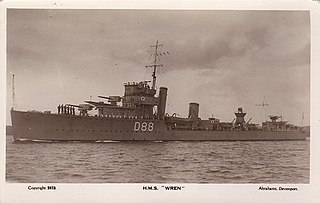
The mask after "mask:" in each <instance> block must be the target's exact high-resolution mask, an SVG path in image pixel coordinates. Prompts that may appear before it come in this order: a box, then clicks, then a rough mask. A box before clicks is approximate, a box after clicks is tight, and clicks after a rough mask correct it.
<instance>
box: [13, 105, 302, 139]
mask: <svg viewBox="0 0 320 203" xmlns="http://www.w3.org/2000/svg"><path fill="white" fill-rule="evenodd" d="M11 118H12V126H13V136H14V140H33V141H43V140H49V141H140V140H146V141H148V140H149V141H258V140H259V141H268V140H270V141H271V140H306V137H307V133H306V132H304V131H277V132H274V131H260V130H259V131H258V130H257V131H205V130H204V131H199V130H195V131H183V130H169V129H168V128H167V126H166V124H165V121H164V120H158V119H138V118H107V117H91V116H78V115H61V114H45V113H40V112H23V111H13V110H12V111H11Z"/></svg>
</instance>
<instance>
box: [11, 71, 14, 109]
mask: <svg viewBox="0 0 320 203" xmlns="http://www.w3.org/2000/svg"><path fill="white" fill-rule="evenodd" d="M14 100H15V92H14V74H12V107H11V109H12V110H13V109H14V103H15V102H14Z"/></svg>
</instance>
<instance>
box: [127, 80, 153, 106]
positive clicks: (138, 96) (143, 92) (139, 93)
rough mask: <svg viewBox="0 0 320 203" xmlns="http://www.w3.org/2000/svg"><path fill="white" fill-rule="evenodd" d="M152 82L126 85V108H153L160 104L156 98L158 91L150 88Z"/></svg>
mask: <svg viewBox="0 0 320 203" xmlns="http://www.w3.org/2000/svg"><path fill="white" fill-rule="evenodd" d="M149 82H150V81H142V82H128V83H124V87H125V92H124V97H123V100H122V104H123V106H124V107H137V106H144V108H145V107H146V108H148V109H149V108H151V109H152V108H153V106H155V105H157V104H158V99H157V98H156V97H155V96H154V95H155V94H156V90H155V89H152V88H151V87H150V86H149V84H148V83H149Z"/></svg>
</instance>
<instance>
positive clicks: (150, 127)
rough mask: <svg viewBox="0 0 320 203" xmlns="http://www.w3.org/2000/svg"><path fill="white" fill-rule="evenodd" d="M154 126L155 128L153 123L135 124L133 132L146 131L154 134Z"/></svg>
mask: <svg viewBox="0 0 320 203" xmlns="http://www.w3.org/2000/svg"><path fill="white" fill-rule="evenodd" d="M153 126H154V123H153V122H135V123H134V127H133V130H134V131H143V132H146V131H149V132H152V131H153Z"/></svg>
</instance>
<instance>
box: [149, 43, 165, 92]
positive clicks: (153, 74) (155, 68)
mask: <svg viewBox="0 0 320 203" xmlns="http://www.w3.org/2000/svg"><path fill="white" fill-rule="evenodd" d="M161 46H163V44H159V43H158V40H157V42H156V45H152V46H150V47H152V48H153V47H154V49H155V51H154V60H153V64H152V65H149V66H146V68H153V73H152V89H156V80H157V76H156V71H157V67H162V66H163V64H157V62H158V47H161Z"/></svg>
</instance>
